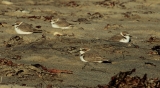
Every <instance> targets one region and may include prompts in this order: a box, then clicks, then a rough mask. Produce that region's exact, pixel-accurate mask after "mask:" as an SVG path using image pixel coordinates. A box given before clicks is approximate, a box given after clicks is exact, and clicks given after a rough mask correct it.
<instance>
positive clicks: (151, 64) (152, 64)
mask: <svg viewBox="0 0 160 88" xmlns="http://www.w3.org/2000/svg"><path fill="white" fill-rule="evenodd" d="M145 65H150V66H154V67H156V65H155V64H154V63H151V62H145Z"/></svg>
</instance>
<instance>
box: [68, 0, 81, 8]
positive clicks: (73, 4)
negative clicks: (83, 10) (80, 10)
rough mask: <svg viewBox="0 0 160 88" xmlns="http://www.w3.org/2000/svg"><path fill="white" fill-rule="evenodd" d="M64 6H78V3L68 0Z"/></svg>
mask: <svg viewBox="0 0 160 88" xmlns="http://www.w3.org/2000/svg"><path fill="white" fill-rule="evenodd" d="M66 6H70V7H78V6H79V4H77V2H75V1H70V2H68V3H66Z"/></svg>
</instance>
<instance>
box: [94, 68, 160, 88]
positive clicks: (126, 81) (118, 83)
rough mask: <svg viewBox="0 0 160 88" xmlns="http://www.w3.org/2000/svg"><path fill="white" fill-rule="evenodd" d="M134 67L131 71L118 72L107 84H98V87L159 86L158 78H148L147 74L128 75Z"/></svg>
mask: <svg viewBox="0 0 160 88" xmlns="http://www.w3.org/2000/svg"><path fill="white" fill-rule="evenodd" d="M135 71H136V69H132V70H131V71H126V72H119V73H118V74H117V75H115V76H113V77H112V78H111V81H110V82H109V83H108V84H107V85H98V86H97V87H98V88H159V87H160V81H159V80H158V78H154V79H153V78H152V79H148V78H147V74H144V76H143V77H142V78H141V77H139V76H133V77H132V76H130V75H131V74H132V73H133V72H135Z"/></svg>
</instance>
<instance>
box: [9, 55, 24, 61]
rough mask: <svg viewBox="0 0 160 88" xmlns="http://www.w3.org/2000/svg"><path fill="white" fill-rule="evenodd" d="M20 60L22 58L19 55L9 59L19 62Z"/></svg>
mask: <svg viewBox="0 0 160 88" xmlns="http://www.w3.org/2000/svg"><path fill="white" fill-rule="evenodd" d="M21 58H22V56H20V55H14V56H13V57H12V58H11V59H14V60H20V59H21Z"/></svg>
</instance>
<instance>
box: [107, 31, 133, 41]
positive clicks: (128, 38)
mask: <svg viewBox="0 0 160 88" xmlns="http://www.w3.org/2000/svg"><path fill="white" fill-rule="evenodd" d="M109 40H110V41H118V42H123V43H129V42H131V36H130V34H129V33H128V32H126V31H123V32H121V33H120V34H117V35H114V36H113V37H111V38H110V39H109Z"/></svg>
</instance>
